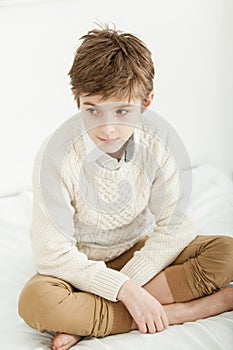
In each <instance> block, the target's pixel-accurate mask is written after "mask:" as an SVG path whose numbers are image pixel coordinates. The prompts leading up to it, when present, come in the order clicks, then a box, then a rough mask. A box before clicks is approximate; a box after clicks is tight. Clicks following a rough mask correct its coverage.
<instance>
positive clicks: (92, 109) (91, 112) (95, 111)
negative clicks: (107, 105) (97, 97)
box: [87, 108, 97, 114]
mask: <svg viewBox="0 0 233 350" xmlns="http://www.w3.org/2000/svg"><path fill="white" fill-rule="evenodd" d="M87 111H88V112H89V113H90V114H97V110H96V109H95V108H87Z"/></svg>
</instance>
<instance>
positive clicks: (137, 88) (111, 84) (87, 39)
mask: <svg viewBox="0 0 233 350" xmlns="http://www.w3.org/2000/svg"><path fill="white" fill-rule="evenodd" d="M80 39H83V42H82V44H81V45H80V47H79V48H78V49H77V51H76V53H75V58H74V61H73V64H72V67H71V69H70V71H69V73H68V75H69V76H70V78H71V82H70V84H71V86H72V87H71V90H72V92H73V94H74V98H75V100H77V104H78V108H79V107H80V101H79V96H80V95H86V96H91V95H101V96H102V97H103V100H104V99H107V98H110V97H117V98H118V97H119V98H120V99H122V98H126V99H128V100H129V101H130V100H131V99H132V98H140V99H141V101H142V103H143V102H145V101H146V99H147V97H148V95H149V93H150V92H151V91H152V90H153V78H154V65H153V62H152V58H151V52H150V51H149V49H148V48H147V47H146V46H145V44H144V43H143V42H142V41H141V40H140V39H139V38H137V37H136V36H134V35H133V34H130V33H123V32H122V31H119V30H116V29H115V28H114V29H110V28H109V27H108V26H107V25H106V27H105V28H101V29H93V30H90V31H89V32H88V33H87V34H86V35H83V36H82V37H81V38H80Z"/></svg>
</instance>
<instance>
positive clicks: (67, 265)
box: [30, 138, 129, 301]
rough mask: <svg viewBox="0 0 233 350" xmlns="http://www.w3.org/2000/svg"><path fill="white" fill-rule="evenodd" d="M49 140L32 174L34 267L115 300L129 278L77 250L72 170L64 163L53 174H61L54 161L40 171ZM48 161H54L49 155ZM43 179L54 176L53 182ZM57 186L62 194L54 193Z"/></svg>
mask: <svg viewBox="0 0 233 350" xmlns="http://www.w3.org/2000/svg"><path fill="white" fill-rule="evenodd" d="M48 139H49V138H47V139H46V140H45V141H44V142H43V144H42V145H41V147H40V149H39V151H38V152H37V154H36V157H35V161H34V167H33V175H32V189H33V211H32V222H31V226H30V237H31V242H32V249H33V254H34V259H35V265H36V269H37V271H38V272H39V273H40V274H43V275H51V276H54V277H57V278H60V279H63V280H65V281H67V282H69V283H70V284H72V285H73V286H74V287H75V288H77V289H79V290H82V291H86V292H90V293H93V294H96V295H99V296H101V297H103V298H105V299H108V300H111V301H117V299H116V297H117V294H118V291H119V289H120V287H121V286H122V284H123V283H124V282H125V281H126V280H128V279H129V277H128V276H126V275H124V274H123V273H122V272H119V271H116V270H114V269H111V268H107V266H106V264H105V262H104V261H94V260H89V259H88V257H87V255H86V254H84V253H82V252H80V251H79V250H78V247H77V245H76V243H77V242H76V239H75V238H74V234H73V232H74V222H73V215H74V212H75V208H74V206H73V205H72V203H73V196H74V188H73V183H72V176H71V171H72V170H71V169H69V168H67V164H68V163H67V162H64V164H65V165H64V166H63V171H62V172H61V176H55V175H54V174H55V173H56V172H57V174H59V175H60V173H59V171H57V170H58V169H55V168H56V165H55V164H53V166H52V167H49V170H48V168H46V169H47V170H43V168H42V160H43V156H44V151H45V148H46V145H47V142H48ZM50 162H53V160H52V158H51V159H50ZM51 169H53V171H51ZM46 179H53V182H51V181H45V180H46ZM54 179H55V180H54ZM59 186H60V188H61V189H62V193H63V196H59V195H58V194H57V189H58V192H59ZM65 230H69V231H71V230H72V231H73V232H65Z"/></svg>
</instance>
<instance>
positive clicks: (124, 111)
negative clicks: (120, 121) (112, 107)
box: [116, 109, 128, 116]
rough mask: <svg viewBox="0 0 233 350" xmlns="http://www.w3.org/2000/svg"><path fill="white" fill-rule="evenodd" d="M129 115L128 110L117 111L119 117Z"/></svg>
mask: <svg viewBox="0 0 233 350" xmlns="http://www.w3.org/2000/svg"><path fill="white" fill-rule="evenodd" d="M127 113H128V111H127V110H126V109H118V110H117V111H116V114H117V115H121V116H122V115H126V114H127Z"/></svg>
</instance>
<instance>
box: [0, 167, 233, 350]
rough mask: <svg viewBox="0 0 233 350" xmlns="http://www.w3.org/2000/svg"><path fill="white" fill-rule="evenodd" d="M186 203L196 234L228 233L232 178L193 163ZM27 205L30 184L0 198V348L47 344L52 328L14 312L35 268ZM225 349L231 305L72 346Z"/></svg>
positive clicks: (38, 349)
mask: <svg viewBox="0 0 233 350" xmlns="http://www.w3.org/2000/svg"><path fill="white" fill-rule="evenodd" d="M193 180H194V181H193V182H194V186H193V193H192V202H191V203H192V207H193V211H194V213H195V214H196V217H197V218H198V233H199V234H212V233H217V234H229V235H232V236H233V184H232V182H231V181H230V180H229V179H228V178H226V176H225V175H224V173H223V172H222V171H220V170H219V169H217V168H215V167H213V166H209V165H205V166H202V167H198V168H194V169H193ZM31 211H32V193H31V191H30V190H27V191H26V190H25V191H22V192H20V193H19V194H18V195H16V196H10V197H6V198H0V247H1V248H0V249H1V254H0V268H1V288H0V302H1V312H0V325H1V327H0V333H1V338H0V339H1V346H2V348H4V350H16V349H17V350H49V349H50V344H51V340H52V338H53V334H52V333H49V332H46V333H43V334H41V333H39V332H38V331H36V330H34V329H31V328H30V327H29V326H27V325H26V324H25V323H24V321H23V320H22V319H21V318H20V317H19V316H18V314H17V301H18V297H19V294H20V291H21V290H22V288H23V285H24V284H25V282H26V281H27V280H28V279H29V278H30V277H31V276H32V275H33V274H34V273H35V266H34V263H33V255H32V250H31V244H30V239H29V226H30V219H31ZM142 346H143V350H152V349H156V350H168V349H169V350H173V349H174V350H181V349H188V350H197V349H203V350H208V349H211V350H220V349H224V350H230V349H233V311H232V312H226V313H223V314H221V315H218V316H215V317H211V318H207V319H204V320H199V321H196V322H187V323H185V324H183V325H177V326H171V327H169V328H168V329H166V330H165V331H163V332H161V333H157V334H141V333H140V332H138V331H132V332H130V333H127V334H118V335H114V336H108V337H105V338H94V337H88V338H85V339H84V340H82V341H81V342H80V343H79V344H78V345H76V346H74V347H73V349H81V350H82V349H93V350H110V349H111V350H119V349H120V350H125V349H127V350H131V349H132V350H139V349H141V347H142Z"/></svg>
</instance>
